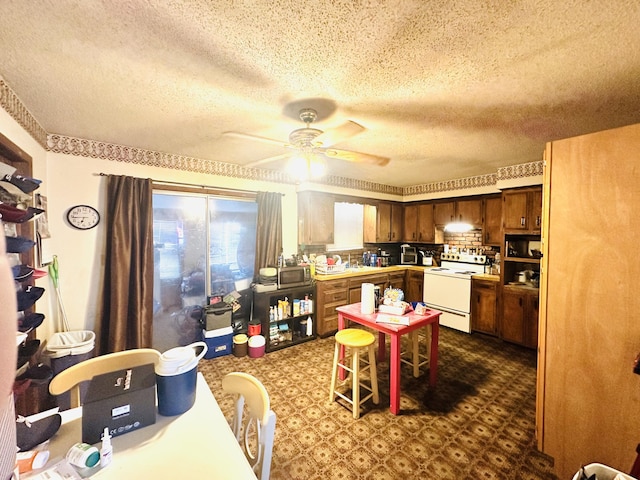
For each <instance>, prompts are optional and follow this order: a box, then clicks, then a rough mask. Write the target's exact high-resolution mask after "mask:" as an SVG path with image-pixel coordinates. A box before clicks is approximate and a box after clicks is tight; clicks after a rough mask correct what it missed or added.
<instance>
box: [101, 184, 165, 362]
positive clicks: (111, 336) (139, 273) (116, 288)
mask: <svg viewBox="0 0 640 480" xmlns="http://www.w3.org/2000/svg"><path fill="white" fill-rule="evenodd" d="M152 192H153V187H152V181H151V179H148V178H147V179H144V178H134V177H126V176H119V175H108V176H107V209H106V211H107V218H106V227H107V228H106V258H105V268H104V294H103V299H104V300H103V306H102V316H101V319H100V331H99V339H98V340H99V343H98V348H99V351H100V353H101V354H105V353H111V352H119V351H122V350H129V349H132V348H151V343H152V338H153V331H152V326H153V206H152V198H153V197H152Z"/></svg>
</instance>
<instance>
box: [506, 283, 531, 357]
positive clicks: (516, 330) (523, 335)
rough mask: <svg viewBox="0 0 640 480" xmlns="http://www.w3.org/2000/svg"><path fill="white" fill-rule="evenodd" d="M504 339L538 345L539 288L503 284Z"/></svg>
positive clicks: (526, 344)
mask: <svg viewBox="0 0 640 480" xmlns="http://www.w3.org/2000/svg"><path fill="white" fill-rule="evenodd" d="M502 310H503V315H502V321H501V325H500V333H501V337H502V339H503V340H506V341H509V342H513V343H517V344H520V345H524V346H525V347H530V348H536V347H537V346H538V289H535V288H520V287H514V286H507V285H505V286H503V289H502Z"/></svg>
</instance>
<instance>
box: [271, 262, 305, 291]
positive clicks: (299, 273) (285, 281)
mask: <svg viewBox="0 0 640 480" xmlns="http://www.w3.org/2000/svg"><path fill="white" fill-rule="evenodd" d="M310 284H311V268H310V267H309V265H298V266H296V267H280V268H278V288H289V287H300V286H303V285H310Z"/></svg>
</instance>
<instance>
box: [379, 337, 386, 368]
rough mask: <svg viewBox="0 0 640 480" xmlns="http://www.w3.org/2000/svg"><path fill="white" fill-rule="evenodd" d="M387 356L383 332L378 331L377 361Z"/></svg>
mask: <svg viewBox="0 0 640 480" xmlns="http://www.w3.org/2000/svg"><path fill="white" fill-rule="evenodd" d="M386 356H387V344H386V340H385V337H384V332H378V362H382V361H384V359H385V358H386Z"/></svg>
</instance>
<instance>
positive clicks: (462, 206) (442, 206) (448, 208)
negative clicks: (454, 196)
mask: <svg viewBox="0 0 640 480" xmlns="http://www.w3.org/2000/svg"><path fill="white" fill-rule="evenodd" d="M451 222H462V223H469V224H471V225H473V226H474V227H481V226H482V199H479V198H478V199H473V200H457V201H455V202H440V203H436V204H435V205H434V223H435V224H436V225H438V226H442V225H446V224H448V223H451Z"/></svg>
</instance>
